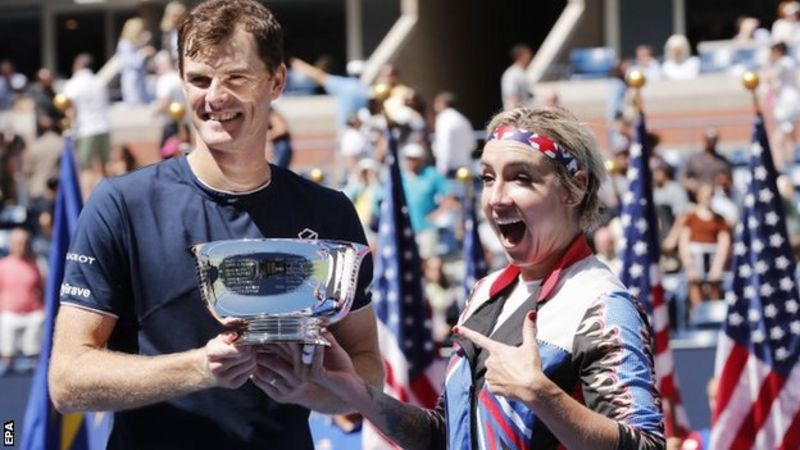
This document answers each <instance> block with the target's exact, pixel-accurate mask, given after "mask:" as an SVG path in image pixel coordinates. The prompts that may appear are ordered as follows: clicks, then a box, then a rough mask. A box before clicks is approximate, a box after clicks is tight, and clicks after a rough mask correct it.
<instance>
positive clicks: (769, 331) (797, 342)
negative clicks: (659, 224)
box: [711, 116, 800, 450]
mask: <svg viewBox="0 0 800 450" xmlns="http://www.w3.org/2000/svg"><path fill="white" fill-rule="evenodd" d="M750 171H751V174H750V182H749V186H748V189H747V194H746V196H745V201H744V212H743V214H742V220H741V221H740V223H739V225H738V227H737V229H736V240H735V246H734V256H733V274H734V278H733V289H732V291H731V292H729V293H728V294H727V295H726V297H725V300H726V301H727V303H728V316H727V320H726V322H725V324H724V325H723V330H722V332H721V333H720V338H719V341H718V345H717V360H716V370H715V372H716V376H717V378H718V390H717V406H716V410H715V411H714V414H713V416H712V423H713V429H712V433H711V442H712V448H714V449H720V450H729V449H730V450H740V449H762V448H763V449H780V450H788V449H798V448H800V315H798V311H800V301H798V291H797V286H796V285H795V281H794V279H795V278H794V274H795V261H794V258H793V255H792V249H791V246H790V245H789V240H788V238H787V234H786V221H785V218H784V212H783V205H782V204H781V196H780V195H779V194H778V190H777V188H776V183H775V179H776V178H777V173H776V171H775V166H774V165H773V163H772V156H771V154H770V149H769V141H768V139H767V133H766V130H765V129H764V120H763V118H762V117H760V116H759V117H758V118H757V120H756V123H755V126H754V129H753V139H752V144H751V147H750Z"/></svg>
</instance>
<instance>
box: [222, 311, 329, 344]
mask: <svg viewBox="0 0 800 450" xmlns="http://www.w3.org/2000/svg"><path fill="white" fill-rule="evenodd" d="M324 330H325V327H324V319H322V318H310V317H299V316H288V317H286V316H284V317H280V316H272V317H259V318H254V319H245V326H244V328H243V329H242V331H241V332H240V335H239V339H237V340H236V345H261V344H280V343H294V344H311V345H325V346H329V345H330V344H329V343H328V341H326V340H325V339H324V338H323V337H322V332H323V331H324Z"/></svg>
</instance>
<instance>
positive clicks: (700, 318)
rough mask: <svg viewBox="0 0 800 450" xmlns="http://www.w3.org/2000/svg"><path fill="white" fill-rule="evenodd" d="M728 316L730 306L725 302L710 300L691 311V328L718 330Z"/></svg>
mask: <svg viewBox="0 0 800 450" xmlns="http://www.w3.org/2000/svg"><path fill="white" fill-rule="evenodd" d="M727 314H728V304H727V303H725V302H724V301H723V300H710V301H707V302H704V303H701V304H699V305H697V306H695V307H692V309H691V310H690V311H689V327H690V328H694V329H698V330H718V329H719V328H720V327H721V326H722V322H724V321H725V317H726V316H727Z"/></svg>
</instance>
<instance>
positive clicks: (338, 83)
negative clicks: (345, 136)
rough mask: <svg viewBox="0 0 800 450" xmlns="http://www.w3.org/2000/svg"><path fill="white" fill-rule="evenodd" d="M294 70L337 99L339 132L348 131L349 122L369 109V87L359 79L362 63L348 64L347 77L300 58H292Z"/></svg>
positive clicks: (351, 62)
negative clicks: (329, 71) (364, 109)
mask: <svg viewBox="0 0 800 450" xmlns="http://www.w3.org/2000/svg"><path fill="white" fill-rule="evenodd" d="M291 65H292V69H294V70H296V71H298V72H300V73H302V74H303V75H305V76H307V77H309V78H311V79H312V80H314V82H315V83H317V84H318V85H320V86H322V87H323V88H324V89H325V92H327V93H328V95H332V96H334V97H336V124H337V126H338V127H339V130H341V131H344V130H345V129H347V126H348V125H347V121H348V120H349V119H350V117H353V116H355V115H357V114H358V112H359V110H361V109H362V108H366V107H367V102H368V101H369V87H367V85H365V84H364V83H362V82H361V80H359V79H358V77H359V76H361V71H362V70H363V63H361V61H350V62H349V63H348V64H347V75H348V76H346V77H343V76H339V75H333V74H330V73H327V72H325V71H324V70H322V69H320V68H318V67H316V66H312V65H311V64H309V63H307V62H305V61H303V60H302V59H300V58H292V60H291Z"/></svg>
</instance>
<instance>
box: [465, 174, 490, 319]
mask: <svg viewBox="0 0 800 450" xmlns="http://www.w3.org/2000/svg"><path fill="white" fill-rule="evenodd" d="M470 182H471V180H470ZM470 187H472V186H470ZM474 192H475V190H474V189H469V188H468V189H467V192H466V193H465V194H464V248H463V255H462V257H463V258H464V283H463V285H462V287H463V289H462V290H463V293H464V295H463V297H461V298H460V299H459V302H460V303H459V306H461V308H462V309H463V308H464V304H465V303H466V299H467V298H469V293H470V292H472V288H473V287H474V286H475V282H476V281H478V280H480V279H481V278H483V277H485V276H486V273H487V266H486V256H485V255H484V253H483V245H482V244H481V236H480V234H479V233H478V216H477V214H476V211H475V194H474Z"/></svg>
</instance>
